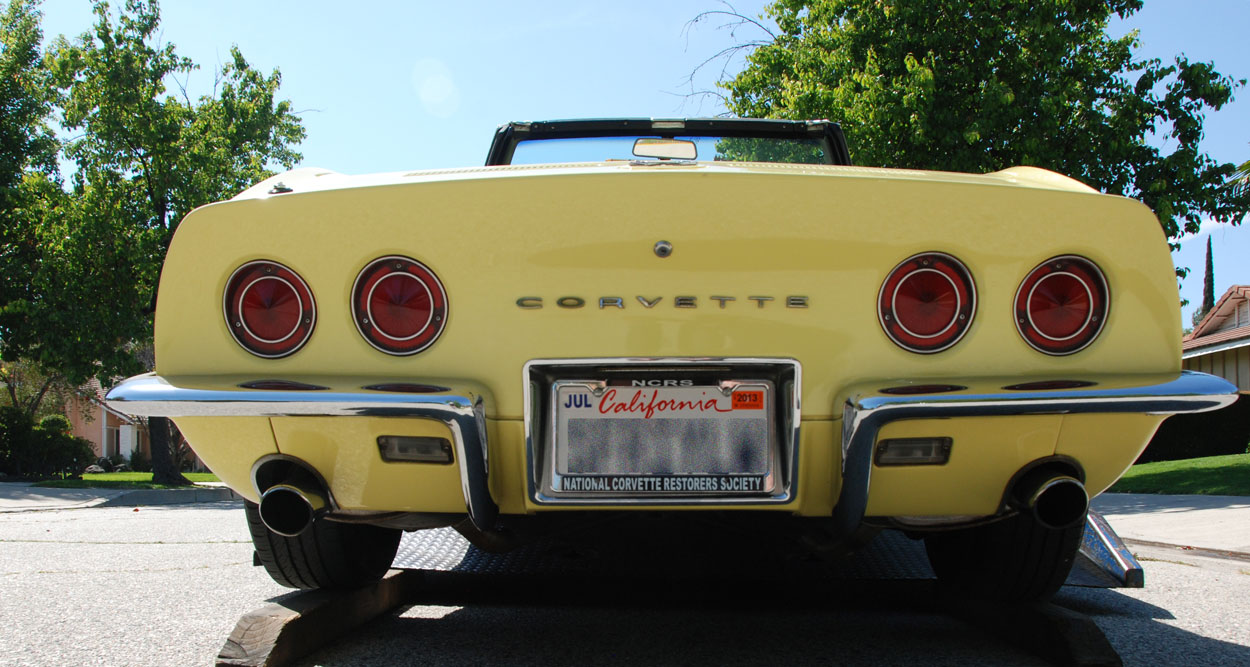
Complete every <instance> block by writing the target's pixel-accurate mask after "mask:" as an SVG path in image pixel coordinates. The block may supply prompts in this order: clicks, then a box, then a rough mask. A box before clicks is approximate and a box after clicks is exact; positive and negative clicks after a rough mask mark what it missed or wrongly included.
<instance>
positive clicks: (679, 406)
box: [599, 389, 733, 419]
mask: <svg viewBox="0 0 1250 667" xmlns="http://www.w3.org/2000/svg"><path fill="white" fill-rule="evenodd" d="M703 395H704V396H707V393H706V392H705V393H704V394H703ZM682 411H691V412H733V408H732V407H728V408H722V407H720V406H719V405H717V403H716V398H714V397H713V398H707V399H704V400H701V401H689V400H686V401H678V400H674V399H660V392H659V391H658V390H653V391H652V392H651V396H650V398H648V397H646V396H645V392H644V391H643V390H641V389H639V390H637V391H635V392H634V393H633V395H632V396H630V398H629V401H628V402H624V401H618V400H617V398H616V390H615V389H609V390H608V391H607V393H605V394H604V395H603V398H602V399H600V400H599V414H602V415H616V414H621V413H622V412H625V413H630V412H632V413H637V414H641V415H642V417H643V419H651V418H652V417H654V416H655V414H656V413H662V412H682Z"/></svg>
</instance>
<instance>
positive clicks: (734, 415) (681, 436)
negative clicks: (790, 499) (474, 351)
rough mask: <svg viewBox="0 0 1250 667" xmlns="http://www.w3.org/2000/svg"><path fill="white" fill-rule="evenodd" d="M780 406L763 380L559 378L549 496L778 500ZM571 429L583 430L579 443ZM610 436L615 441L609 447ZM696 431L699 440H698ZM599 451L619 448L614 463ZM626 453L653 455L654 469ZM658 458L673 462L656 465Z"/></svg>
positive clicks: (553, 401) (554, 388) (552, 394)
mask: <svg viewBox="0 0 1250 667" xmlns="http://www.w3.org/2000/svg"><path fill="white" fill-rule="evenodd" d="M574 397H578V398H574ZM777 400H778V396H777V387H776V385H775V384H774V383H773V382H772V381H770V380H767V379H760V378H743V379H719V380H715V381H714V383H712V381H709V380H708V379H707V378H701V379H698V380H689V379H680V378H676V379H674V378H672V377H671V376H670V377H668V378H665V379H664V380H662V381H658V382H634V381H629V380H622V379H619V378H618V379H611V380H604V379H585V378H565V379H559V380H556V381H554V382H552V383H551V384H550V385H549V392H548V401H547V403H548V406H549V420H548V421H547V424H548V425H549V430H548V432H547V437H546V438H545V440H546V442H547V443H548V447H549V448H548V454H549V456H547V457H546V458H547V461H548V462H549V465H548V466H547V467H546V468H547V469H546V470H545V471H544V473H545V474H544V475H543V477H544V478H545V479H544V480H543V486H544V487H545V492H546V493H548V494H551V496H553V497H555V498H569V499H597V500H610V499H620V500H622V501H626V502H629V501H639V500H657V499H659V500H662V499H666V498H667V499H677V498H740V499H750V498H754V497H761V496H769V495H771V494H775V493H776V492H777V491H778V472H779V471H780V470H781V454H780V443H779V437H778V432H779V430H778V423H777V414H778V410H777V409H776V401H777ZM605 410H606V412H605ZM581 422H585V423H581ZM661 422H664V423H663V424H661ZM571 425H572V426H573V428H572V430H573V431H575V432H577V433H576V434H575V435H573V436H572V437H571V436H570V427H571ZM605 431H606V432H607V433H609V434H611V435H609V436H607V439H610V440H613V442H612V443H610V444H606V445H605V444H604V443H603V440H605V436H604V435H603V434H604V432H605ZM642 431H647V432H642ZM692 431H693V432H696V433H697V434H698V437H697V438H691V437H689V436H690V434H691V432H692ZM727 434H728V435H727ZM648 435H651V436H654V437H652V438H649V437H647V436H648ZM622 436H623V437H622ZM579 438H581V439H585V440H588V442H580V443H579V442H577V440H578V439H579ZM726 438H736V439H737V442H736V443H735V442H729V441H727V440H726ZM622 440H625V441H628V442H627V443H626V444H622V443H621V441H622ZM692 441H694V442H696V443H697V444H696V445H694V447H693V449H696V450H697V451H696V452H695V453H694V454H691V453H690V452H689V451H687V450H688V449H690V448H691V447H690V446H689V445H688V444H687V443H690V442H692ZM640 443H642V444H640ZM595 447H609V448H612V449H614V451H613V452H612V454H611V455H610V456H609V457H608V461H606V462H605V461H604V460H603V459H602V457H599V459H598V460H596V458H597V456H598V454H597V453H596V452H595V451H594V448H595ZM631 447H633V449H632V450H631V449H630V448H631ZM622 450H623V451H625V452H626V453H629V452H638V451H641V452H642V453H644V454H645V455H648V456H650V457H651V458H652V464H653V465H652V467H651V468H648V467H647V466H646V465H645V464H642V463H639V462H634V464H632V466H631V464H630V463H629V462H628V461H626V464H625V469H622V468H621V464H622V460H621V459H622V457H621V454H622ZM588 452H590V453H589V455H588ZM691 456H693V457H694V459H696V463H701V464H703V465H705V466H707V467H713V468H716V469H715V470H699V469H698V468H697V466H692V465H691V464H690V462H689V459H690V457H691ZM735 457H736V458H737V459H738V460H737V461H735V460H733V459H735ZM626 458H628V457H626ZM656 458H658V459H660V460H661V461H663V463H664V464H663V465H661V466H655V465H654V463H655V459H656ZM700 458H702V459H703V461H701V462H700V461H698V459H700ZM709 460H710V461H711V463H707V461H709ZM587 461H589V465H587ZM596 467H598V468H599V469H595V468H596ZM613 467H615V468H616V469H611V468H613ZM631 467H632V469H630V468H631ZM656 468H667V469H656Z"/></svg>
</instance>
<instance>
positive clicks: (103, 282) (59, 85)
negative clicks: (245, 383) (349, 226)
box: [3, 0, 304, 484]
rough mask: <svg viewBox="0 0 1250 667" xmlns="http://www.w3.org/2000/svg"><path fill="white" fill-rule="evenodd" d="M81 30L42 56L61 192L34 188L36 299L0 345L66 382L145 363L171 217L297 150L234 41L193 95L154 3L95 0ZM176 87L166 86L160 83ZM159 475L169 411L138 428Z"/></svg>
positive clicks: (174, 222)
mask: <svg viewBox="0 0 1250 667" xmlns="http://www.w3.org/2000/svg"><path fill="white" fill-rule="evenodd" d="M94 10H95V15H96V23H95V27H94V29H93V31H92V32H89V33H86V34H83V35H81V36H80V37H78V38H77V39H74V40H72V41H71V40H69V39H66V38H64V37H60V38H58V39H56V40H55V41H54V42H53V43H52V44H51V45H50V47H49V49H48V53H47V54H46V56H45V59H44V66H45V68H46V70H47V71H48V73H49V75H50V77H51V80H52V83H53V86H54V90H55V94H56V98H55V100H56V103H57V105H58V106H59V108H60V110H61V118H60V121H61V125H62V127H63V128H64V129H65V130H66V132H67V133H68V134H69V135H70V137H71V138H70V139H69V140H67V141H66V142H65V144H64V147H63V151H62V158H63V159H64V160H66V161H67V162H69V163H72V164H73V165H74V171H73V173H72V175H70V178H69V184H68V185H69V188H68V190H63V189H61V188H59V187H48V186H47V185H45V186H44V187H43V188H42V189H40V190H39V192H40V195H41V196H40V197H39V210H38V212H37V213H38V215H37V217H38V218H39V220H40V222H39V226H38V234H37V236H38V238H37V240H38V244H39V248H40V250H41V252H42V253H43V258H42V261H40V262H38V265H37V268H36V270H34V271H33V275H32V277H31V285H32V291H33V292H34V296H33V298H31V299H29V300H27V301H26V302H25V303H24V304H23V308H22V309H21V317H20V319H19V321H17V322H14V323H12V325H11V326H10V327H9V328H8V329H6V330H5V331H4V332H3V335H4V336H5V338H4V340H5V346H6V350H10V349H11V351H12V353H13V354H22V355H24V356H27V357H29V358H32V359H34V360H36V361H38V362H39V363H40V364H41V365H42V366H44V367H46V368H49V369H53V370H55V371H56V372H58V373H60V374H62V375H64V376H65V377H66V378H67V379H68V380H70V381H71V382H81V381H82V380H85V379H86V378H88V377H91V376H95V377H98V378H100V380H101V382H103V383H105V384H108V383H110V382H111V381H112V379H114V378H116V377H118V376H121V375H127V374H131V373H134V372H137V371H140V370H143V363H142V361H141V360H140V358H139V357H140V355H138V354H136V352H137V349H138V348H139V347H140V346H141V345H142V344H144V343H146V342H147V341H150V340H151V336H152V312H153V310H154V305H155V291H156V283H157V278H158V276H159V273H160V266H161V262H162V260H163V258H164V256H165V252H166V250H167V249H168V247H169V242H170V239H171V238H172V237H173V234H174V231H175V230H176V229H177V226H178V223H179V221H180V220H181V219H182V218H183V216H185V215H186V214H187V213H189V212H190V211H191V210H192V209H194V208H196V207H198V206H202V205H204V204H208V203H210V202H213V201H218V200H221V199H224V198H227V197H230V196H232V195H234V194H236V193H237V192H239V191H240V190H242V189H244V188H245V187H247V186H249V185H251V184H252V183H255V182H256V181H258V180H261V179H263V178H265V177H267V176H269V175H270V174H272V173H273V171H272V170H273V169H274V168H275V167H277V166H282V167H287V168H289V167H291V166H293V165H294V164H295V163H296V162H298V161H299V159H300V156H299V154H298V153H296V152H295V150H294V148H293V146H294V145H295V144H297V143H298V142H299V141H300V140H301V139H303V137H304V129H303V125H302V123H301V122H300V120H299V118H298V117H297V116H295V115H294V113H293V112H292V111H291V106H290V103H289V102H287V101H284V100H279V99H278V98H277V92H278V88H279V85H280V83H281V77H280V75H279V73H278V72H277V71H276V70H275V71H274V72H272V73H271V74H269V75H268V76H266V75H264V74H262V73H260V72H258V71H256V70H255V69H253V68H252V67H251V65H249V64H248V62H247V61H246V60H245V59H244V58H243V55H242V54H241V53H240V52H239V50H238V49H237V48H232V49H231V50H230V58H229V60H228V61H227V63H226V64H225V65H224V66H223V67H222V69H221V70H220V71H219V72H218V73H217V75H216V78H215V85H214V88H213V90H212V92H211V93H209V94H205V95H202V96H199V97H198V98H196V99H192V97H191V96H190V95H189V94H188V93H187V92H186V89H185V87H184V85H183V84H182V83H181V82H180V80H179V77H182V78H183V80H185V79H186V78H187V77H188V76H189V75H190V73H191V72H193V71H194V70H196V69H197V67H196V65H195V64H194V63H192V62H191V61H190V60H188V59H186V58H184V57H182V56H180V55H178V53H177V52H176V50H175V47H174V45H173V44H168V43H160V41H159V37H158V35H159V32H158V28H159V25H160V14H159V8H158V6H157V3H156V2H154V1H152V2H146V1H144V0H127V2H125V4H124V6H123V7H121V8H120V10H119V11H117V12H114V11H112V10H111V9H110V7H109V5H108V3H107V2H103V1H102V0H100V1H97V2H96V3H95V7H94ZM170 85H173V86H174V87H175V90H173V91H171V90H170V89H169V86H170ZM148 426H149V435H150V437H151V442H152V464H153V468H154V472H155V479H156V481H158V482H160V483H166V484H172V483H179V482H180V481H181V482H185V479H183V478H182V476H181V474H180V473H178V471H177V469H176V468H175V467H174V466H173V460H172V455H171V453H170V451H169V450H170V440H171V430H170V424H169V422H168V420H166V419H158V418H154V419H152V420H150V423H149V425H148Z"/></svg>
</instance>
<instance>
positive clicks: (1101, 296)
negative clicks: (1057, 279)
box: [1012, 255, 1111, 357]
mask: <svg viewBox="0 0 1250 667" xmlns="http://www.w3.org/2000/svg"><path fill="white" fill-rule="evenodd" d="M1056 275H1064V276H1070V277H1072V278H1075V279H1076V280H1077V281H1078V282H1080V283H1081V286H1082V287H1084V288H1085V291H1086V293H1087V294H1088V296H1089V303H1090V309H1089V313H1088V314H1087V316H1086V319H1085V322H1084V323H1082V324H1081V326H1080V327H1079V328H1078V329H1076V330H1075V331H1074V332H1072V333H1070V334H1067V335H1063V336H1058V335H1056V336H1051V335H1049V334H1048V333H1046V332H1045V331H1043V330H1042V328H1041V327H1038V325H1037V323H1036V320H1035V319H1034V317H1033V313H1032V308H1031V306H1032V297H1033V295H1034V293H1035V292H1036V290H1037V286H1038V285H1040V284H1041V283H1042V282H1043V281H1045V280H1046V279H1047V278H1049V277H1051V276H1056ZM1110 312H1111V288H1110V287H1109V286H1108V284H1107V277H1106V274H1104V273H1103V271H1102V268H1101V267H1099V266H1098V265H1097V264H1096V263H1094V261H1093V260H1091V259H1089V258H1087V257H1082V256H1081V255H1057V256H1055V257H1051V258H1050V259H1047V260H1046V261H1044V262H1042V263H1040V264H1038V265H1037V266H1035V267H1033V269H1032V270H1031V271H1029V272H1028V273H1027V274H1026V275H1025V277H1024V280H1022V281H1021V282H1020V286H1019V287H1018V288H1017V289H1016V296H1015V299H1013V300H1012V319H1013V321H1014V322H1015V324H1016V331H1017V332H1019V334H1020V337H1021V338H1023V339H1024V342H1025V343H1027V344H1028V345H1029V347H1031V348H1033V349H1034V350H1037V351H1038V352H1041V353H1043V354H1048V355H1051V356H1055V357H1062V356H1067V355H1069V354H1075V353H1077V352H1080V351H1081V350H1084V349H1085V348H1087V347H1089V346H1090V345H1092V344H1093V343H1094V341H1096V340H1098V337H1099V335H1101V334H1102V330H1103V327H1104V326H1106V323H1107V316H1108V315H1109V314H1110Z"/></svg>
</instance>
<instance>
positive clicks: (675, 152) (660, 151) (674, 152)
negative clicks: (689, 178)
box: [634, 139, 699, 160]
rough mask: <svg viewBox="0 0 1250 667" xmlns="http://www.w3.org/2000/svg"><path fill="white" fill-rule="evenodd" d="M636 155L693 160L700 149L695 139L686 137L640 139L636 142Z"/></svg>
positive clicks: (662, 158)
mask: <svg viewBox="0 0 1250 667" xmlns="http://www.w3.org/2000/svg"><path fill="white" fill-rule="evenodd" d="M634 155H636V156H638V157H654V158H659V159H661V160H693V159H695V158H696V157H697V156H698V155H699V150H698V149H697V148H696V147H695V145H694V142H693V141H687V140H685V139H638V140H637V141H635V142H634Z"/></svg>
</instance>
